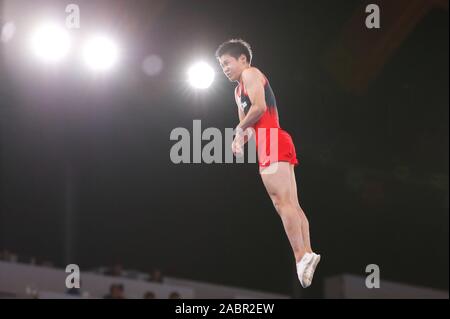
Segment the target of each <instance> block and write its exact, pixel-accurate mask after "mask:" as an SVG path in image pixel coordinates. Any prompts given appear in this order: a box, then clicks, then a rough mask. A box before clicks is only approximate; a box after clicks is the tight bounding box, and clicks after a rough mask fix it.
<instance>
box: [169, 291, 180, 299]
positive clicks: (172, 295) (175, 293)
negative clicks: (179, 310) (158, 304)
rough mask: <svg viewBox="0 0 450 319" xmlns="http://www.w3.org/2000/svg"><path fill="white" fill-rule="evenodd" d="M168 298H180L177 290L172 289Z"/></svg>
mask: <svg viewBox="0 0 450 319" xmlns="http://www.w3.org/2000/svg"><path fill="white" fill-rule="evenodd" d="M169 299H181V295H180V294H179V293H178V292H176V291H173V292H171V293H170V295H169Z"/></svg>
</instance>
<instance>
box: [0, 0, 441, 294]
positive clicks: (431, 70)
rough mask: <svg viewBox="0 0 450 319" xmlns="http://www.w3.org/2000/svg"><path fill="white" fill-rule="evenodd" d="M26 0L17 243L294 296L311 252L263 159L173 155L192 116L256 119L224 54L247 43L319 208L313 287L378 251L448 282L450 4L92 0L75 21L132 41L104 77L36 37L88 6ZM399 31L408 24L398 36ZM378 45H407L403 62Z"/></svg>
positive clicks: (385, 274)
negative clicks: (290, 226) (201, 84)
mask: <svg viewBox="0 0 450 319" xmlns="http://www.w3.org/2000/svg"><path fill="white" fill-rule="evenodd" d="M2 2H3V4H2ZM392 2H396V3H397V4H400V5H405V6H407V4H408V3H413V2H414V1H410V2H408V1H392ZM431 2H432V1H431ZM13 3H14V4H13V5H14V6H17V8H20V11H19V12H21V15H20V16H17V19H18V20H17V22H16V24H17V26H18V28H17V32H16V35H15V37H14V39H13V41H11V42H10V43H7V44H2V45H1V46H0V58H1V59H0V134H1V136H0V137H1V139H0V142H1V144H0V156H1V157H0V160H1V171H0V178H1V193H0V196H1V197H0V204H1V206H0V208H1V219H0V248H4V249H9V250H11V251H15V252H17V253H18V254H19V255H20V256H24V257H23V258H25V259H26V258H28V257H30V258H31V257H33V256H34V257H37V258H40V259H47V260H51V261H53V262H54V263H55V264H57V265H59V266H64V265H66V264H68V263H77V264H79V265H80V267H81V269H82V270H83V269H90V268H93V267H96V266H100V265H111V264H114V263H121V264H123V265H124V267H125V268H134V269H140V270H143V271H147V270H149V269H151V268H152V267H159V268H161V269H162V270H163V272H164V273H165V274H167V275H170V276H175V277H182V278H191V279H196V280H202V281H209V282H214V283H221V284H226V285H234V286H240V287H247V288H252V289H261V290H265V291H272V292H279V293H285V294H292V293H293V287H295V286H298V282H297V279H296V275H295V272H294V266H295V265H294V259H293V256H292V254H291V251H290V247H289V243H288V241H287V238H286V237H285V234H284V231H283V228H282V225H281V222H280V220H279V218H278V216H277V214H276V212H275V210H274V208H273V206H272V204H271V202H270V199H269V197H268V196H267V195H266V193H265V189H264V187H263V185H262V183H261V180H260V177H259V175H258V171H257V166H256V164H241V165H238V164H211V165H208V164H180V165H175V164H173V163H172V162H171V161H170V157H169V152H170V148H171V147H172V145H173V144H174V142H173V141H170V140H169V135H170V132H171V131H172V130H173V129H174V128H176V127H185V128H187V129H188V130H190V131H192V121H193V120H194V119H201V121H202V128H203V129H205V128H207V127H217V128H219V129H220V130H221V131H222V132H224V129H225V128H226V127H231V128H232V127H235V126H236V124H237V112H236V105H235V104H234V98H233V88H234V85H235V84H232V83H228V82H227V81H226V80H225V77H224V76H223V75H222V74H221V73H220V72H221V70H220V69H219V67H218V65H217V63H216V62H215V58H214V51H215V49H216V47H217V46H218V44H220V43H221V42H223V41H225V40H227V39H229V38H233V37H240V38H243V39H245V40H247V41H248V42H250V44H251V45H252V47H253V50H254V60H253V65H254V66H256V67H258V68H260V69H261V70H262V71H263V72H264V73H265V74H266V75H267V76H268V78H269V79H270V82H271V85H272V88H273V89H274V91H275V95H276V97H277V102H278V108H279V114H280V122H281V125H282V127H283V128H285V129H286V130H287V131H288V132H290V133H291V134H292V136H293V139H294V142H295V145H296V148H297V153H298V156H299V160H300V163H301V164H300V166H299V167H298V169H297V170H296V174H297V183H298V188H299V196H300V201H301V204H302V207H303V208H304V210H305V212H306V213H307V215H308V217H309V220H310V224H311V236H312V244H313V248H314V249H315V250H316V251H318V252H320V253H321V254H322V256H323V259H322V262H321V264H320V266H319V268H318V272H317V275H316V278H315V280H317V284H316V285H313V287H312V288H311V289H310V290H308V294H309V295H311V296H320V295H321V292H322V288H321V287H322V283H323V280H324V279H325V278H326V277H329V276H332V275H337V274H341V273H353V274H358V275H362V276H364V275H365V267H366V265H368V264H372V263H375V264H377V265H379V266H380V269H381V278H382V280H383V279H385V280H393V281H398V282H404V283H409V284H414V285H420V286H428V287H434V288H438V289H445V290H448V251H449V250H448V225H449V223H448V205H449V197H448V136H449V135H448V105H449V103H448V102H449V100H448V86H449V83H448V70H449V66H448V54H449V52H448V51H449V47H448V30H449V29H448V2H447V1H436V2H435V3H436V6H431V7H430V8H428V9H427V10H424V9H423V14H422V16H421V17H420V19H417V21H416V22H415V23H414V25H413V26H411V27H410V28H409V29H407V28H404V29H402V28H401V26H400V27H398V26H397V24H396V23H397V22H399V21H402V19H404V18H405V15H406V14H404V12H406V9H405V10H400V11H399V12H400V14H399V15H398V16H395V15H394V16H391V17H389V18H388V17H387V15H383V14H384V13H385V12H389V9H390V7H389V4H388V3H389V1H371V2H365V1H349V0H346V1H282V2H267V3H265V2H261V1H143V0H142V1H137V0H136V1H116V0H109V1H77V3H78V4H79V5H80V8H81V29H80V30H74V31H71V32H73V33H74V34H75V35H76V36H80V37H81V36H82V35H83V34H85V33H88V32H89V31H90V30H93V29H104V30H107V31H108V32H109V33H111V34H113V35H115V36H116V38H117V39H118V41H119V42H120V43H121V47H122V60H121V62H120V65H119V67H118V69H117V70H115V71H114V72H112V73H111V74H107V75H103V76H98V77H93V76H91V75H89V73H88V72H85V71H84V70H83V69H82V68H80V66H79V65H78V64H77V63H76V62H73V63H67V64H64V65H62V66H61V67H60V68H58V69H57V70H47V69H45V67H42V66H40V65H38V63H36V62H35V61H33V60H32V59H30V58H29V57H28V55H27V54H26V53H25V52H23V50H22V49H21V45H22V42H21V41H23V39H24V38H25V36H26V33H27V28H29V27H30V23H31V21H33V18H34V17H35V16H36V15H38V14H40V13H41V12H45V11H46V10H47V9H51V10H52V12H56V13H58V14H60V19H61V21H64V19H65V16H66V15H65V13H64V8H65V6H66V4H68V3H70V2H69V1H37V2H32V1H13ZM368 3H378V4H379V5H380V7H381V17H382V19H381V26H382V28H381V30H375V29H372V30H368V29H366V27H365V25H364V19H365V16H366V14H365V13H364V8H365V5H366V4H368ZM415 3H421V1H415ZM4 5H6V1H0V13H1V12H2V11H1V10H2V7H4ZM9 5H11V4H10V3H9ZM384 6H385V7H384ZM385 8H386V10H385ZM417 10H422V9H420V8H419V9H417ZM5 12H6V10H4V12H3V13H5ZM402 12H403V13H402ZM412 15H413V14H412ZM359 16H360V17H361V19H359V20H358V17H359ZM355 17H356V18H355ZM384 17H386V18H384ZM408 17H409V18H411V17H410V16H407V15H406V18H408ZM0 19H1V16H0ZM1 21H2V20H0V22H1ZM355 21H356V23H355ZM395 28H397V29H398V28H399V29H400V30H403V31H404V33H405V34H404V36H403V37H400V36H397V37H389V34H390V33H389V32H390V30H392V29H395ZM377 32H378V33H377ZM346 39H347V40H346ZM349 39H350V41H348V40H349ZM364 39H369V40H368V41H364ZM376 39H383V40H382V41H385V43H387V44H388V45H387V46H389V45H391V46H394V47H395V48H394V49H393V50H392V51H391V53H390V54H388V56H387V57H386V58H385V59H383V58H382V57H381V56H382V55H383V54H382V53H380V52H379V51H376V50H379V49H380V46H377V45H376V43H377V42H376ZM346 41H347V42H346ZM349 43H350V46H349ZM343 47H345V48H346V49H344V50H343V51H342V50H341V51H339V49H337V48H341V49H342V48H343ZM381 47H383V46H381ZM336 52H341V53H342V52H344V53H343V56H344V60H345V59H347V62H348V61H350V62H348V63H349V66H348V67H346V66H345V65H344V64H343V63H341V62H336V61H341V60H339V59H336V56H341V58H342V55H339V54H338V53H336ZM381 52H385V51H381ZM148 54H158V55H159V56H161V58H162V60H163V61H164V69H163V71H162V73H161V74H160V75H158V76H156V77H149V76H147V75H145V74H144V73H143V72H142V70H141V63H142V61H143V59H144V58H145V56H146V55H148ZM72 58H73V57H72ZM197 58H203V59H205V60H206V61H208V62H210V63H211V64H212V65H214V67H215V69H216V71H217V76H216V82H215V83H214V85H213V87H212V88H211V89H210V90H207V91H203V92H196V91H194V90H193V89H191V88H190V87H189V86H188V84H187V83H186V80H185V79H186V68H187V67H188V66H189V64H190V63H191V62H193V61H195V60H196V59H197ZM351 61H360V62H361V64H359V66H362V67H356V68H355V66H354V65H353V66H352V64H351V63H352V62H351ZM358 63H359V62H358ZM367 65H377V67H376V68H375V71H374V70H373V69H370V68H365V67H364V66H367ZM336 70H337V71H336ZM371 70H372V71H371ZM355 83H356V85H354V84H355ZM361 83H363V84H361Z"/></svg>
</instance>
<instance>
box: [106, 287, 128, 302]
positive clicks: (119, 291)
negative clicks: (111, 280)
mask: <svg viewBox="0 0 450 319" xmlns="http://www.w3.org/2000/svg"><path fill="white" fill-rule="evenodd" d="M124 293H125V288H124V286H123V285H122V284H112V285H111V287H110V288H109V294H108V295H106V296H104V297H103V298H104V299H125V294H124Z"/></svg>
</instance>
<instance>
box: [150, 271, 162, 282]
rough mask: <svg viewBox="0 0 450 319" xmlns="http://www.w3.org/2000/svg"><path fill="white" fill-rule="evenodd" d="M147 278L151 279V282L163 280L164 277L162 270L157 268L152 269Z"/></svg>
mask: <svg viewBox="0 0 450 319" xmlns="http://www.w3.org/2000/svg"><path fill="white" fill-rule="evenodd" d="M148 280H149V281H152V282H158V283H162V282H163V281H164V278H163V275H162V272H161V271H160V270H159V269H154V270H153V271H152V272H151V273H150V277H149V279H148Z"/></svg>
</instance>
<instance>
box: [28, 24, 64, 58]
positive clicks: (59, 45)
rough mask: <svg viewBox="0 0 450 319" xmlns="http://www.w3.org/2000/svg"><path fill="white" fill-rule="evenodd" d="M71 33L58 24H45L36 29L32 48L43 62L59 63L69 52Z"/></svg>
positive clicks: (32, 38)
mask: <svg viewBox="0 0 450 319" xmlns="http://www.w3.org/2000/svg"><path fill="white" fill-rule="evenodd" d="M70 45H71V41H70V36H69V33H68V32H67V31H66V29H65V28H63V27H60V26H58V25H57V24H51V23H47V24H43V25H41V26H39V27H38V28H36V30H35V31H34V33H33V35H32V37H31V48H32V50H33V52H34V54H35V55H36V57H38V58H39V59H40V60H41V61H43V62H45V63H58V62H60V61H61V60H62V59H63V58H64V57H65V56H66V55H67V53H68V52H69V49H70Z"/></svg>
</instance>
